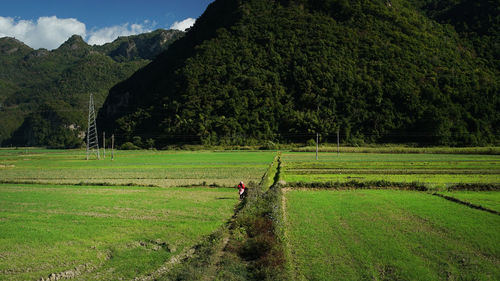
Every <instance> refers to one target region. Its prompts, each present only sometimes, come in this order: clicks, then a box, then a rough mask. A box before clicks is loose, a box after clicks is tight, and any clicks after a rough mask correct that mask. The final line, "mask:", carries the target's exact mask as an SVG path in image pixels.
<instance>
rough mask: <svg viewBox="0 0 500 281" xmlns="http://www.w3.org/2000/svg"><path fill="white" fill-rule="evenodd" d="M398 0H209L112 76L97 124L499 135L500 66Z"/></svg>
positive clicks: (153, 132)
mask: <svg viewBox="0 0 500 281" xmlns="http://www.w3.org/2000/svg"><path fill="white" fill-rule="evenodd" d="M462 40H463V39H462V38H461V37H460V36H459V35H458V34H457V33H456V32H455V30H453V29H452V28H450V27H449V26H446V25H441V24H439V23H437V22H436V21H434V20H432V19H430V18H427V17H426V16H424V15H423V14H422V13H421V12H419V11H418V10H417V9H416V8H414V3H412V2H409V1H405V0H399V1H396V0H393V1H386V0H383V1H382V0H378V1H368V0H356V1H343V0H296V1H292V0H289V1H284V0H283V1H277V0H276V1H268V0H266V1H264V0H247V1H243V0H239V1H230V0H217V1H215V2H213V3H212V4H211V5H210V6H209V7H208V8H207V10H206V12H205V13H204V14H203V15H202V17H200V19H199V20H198V21H197V23H196V24H195V26H194V27H193V28H192V29H191V30H190V31H189V32H188V33H187V34H186V36H185V37H183V38H182V39H180V40H178V41H176V42H175V43H174V44H173V45H172V46H171V47H170V48H169V50H167V51H166V52H165V53H163V54H162V55H161V56H159V57H158V58H157V59H156V60H154V61H153V62H152V63H151V64H149V65H148V66H147V67H145V68H143V69H141V70H140V71H139V72H137V73H135V74H134V75H133V76H132V77H131V78H130V79H128V80H126V81H124V82H122V83H120V84H118V85H116V86H115V87H113V89H111V91H110V94H109V96H108V98H107V100H106V102H105V104H104V106H103V108H102V109H101V111H100V112H99V119H98V123H99V124H100V127H101V128H102V130H106V132H107V133H115V134H116V136H117V137H118V140H119V141H121V142H124V141H131V140H132V139H133V138H134V137H136V139H137V137H141V138H143V139H145V138H155V139H156V143H157V144H158V145H159V146H162V145H165V144H168V143H180V142H186V141H201V142H203V143H249V142H253V141H259V140H273V141H285V142H286V141H304V140H306V139H308V138H311V137H312V135H313V133H315V132H319V133H321V135H322V136H323V138H324V139H326V140H334V138H335V136H336V131H337V128H339V129H340V133H341V135H342V138H343V140H344V141H346V142H350V143H359V142H416V143H420V144H446V145H481V144H487V143H493V142H496V141H497V140H498V135H499V115H498V108H499V104H500V103H499V95H498V93H499V81H498V79H497V77H498V69H495V68H494V67H491V65H489V64H488V62H487V60H486V59H484V58H481V57H478V56H476V54H475V53H474V51H473V50H470V49H467V48H464V47H463V44H462V43H463V41H462Z"/></svg>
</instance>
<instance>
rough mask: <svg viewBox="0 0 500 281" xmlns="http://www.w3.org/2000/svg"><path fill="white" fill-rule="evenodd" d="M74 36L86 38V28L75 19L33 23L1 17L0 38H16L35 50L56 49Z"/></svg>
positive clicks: (39, 20) (43, 18) (43, 20)
mask: <svg viewBox="0 0 500 281" xmlns="http://www.w3.org/2000/svg"><path fill="white" fill-rule="evenodd" d="M74 34H77V35H80V36H82V37H84V38H85V36H86V28H85V24H84V23H82V22H79V21H78V20H77V19H73V18H68V19H59V18H57V17H56V16H52V17H40V18H38V20H37V21H36V22H33V21H31V20H15V19H13V18H10V17H0V37H5V36H9V37H15V38H16V39H18V40H20V41H22V42H24V43H25V44H26V45H28V46H30V47H32V48H34V49H38V48H46V49H49V50H51V49H55V48H57V47H59V46H60V45H61V44H62V43H64V41H66V40H68V38H69V37H71V36H72V35H74Z"/></svg>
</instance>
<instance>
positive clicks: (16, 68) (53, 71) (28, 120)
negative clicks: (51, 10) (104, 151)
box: [0, 30, 183, 147]
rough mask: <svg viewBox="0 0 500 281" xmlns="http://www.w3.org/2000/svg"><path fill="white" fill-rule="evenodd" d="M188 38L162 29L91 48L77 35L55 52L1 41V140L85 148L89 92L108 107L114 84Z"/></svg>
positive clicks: (177, 32) (4, 142)
mask: <svg viewBox="0 0 500 281" xmlns="http://www.w3.org/2000/svg"><path fill="white" fill-rule="evenodd" d="M182 34H183V33H182V32H180V31H173V30H157V31H154V32H151V33H147V34H141V35H136V36H130V37H121V38H119V39H117V40H115V41H114V42H112V43H108V44H105V45H103V46H89V45H88V44H87V43H85V42H84V41H83V39H82V38H81V37H80V36H76V35H74V36H72V37H71V38H69V39H68V40H67V41H66V42H65V43H63V44H62V45H61V46H60V47H59V48H58V49H55V50H53V51H47V50H45V49H40V50H33V49H31V48H29V47H28V46H26V45H24V44H23V43H22V42H19V41H17V40H15V39H12V38H0V64H1V65H2V66H1V68H0V119H1V120H2V122H1V123H0V142H2V144H3V145H19V146H24V145H30V146H35V145H36V146H39V145H49V146H56V147H58V146H63V147H67V146H76V145H80V143H81V142H82V140H81V138H80V137H79V135H80V136H81V131H82V130H85V128H86V126H87V124H86V118H87V116H86V115H87V109H88V99H89V93H91V92H92V93H94V94H95V96H96V104H97V105H98V106H100V105H102V103H103V101H104V99H105V98H106V95H107V93H108V91H109V89H110V88H111V87H112V86H113V85H114V84H116V83H118V82H119V81H121V80H124V79H126V78H128V77H129V76H130V75H132V74H133V73H134V72H135V71H137V70H138V69H140V68H141V67H143V66H145V65H146V64H147V63H148V62H149V61H150V60H149V59H152V58H154V57H155V56H156V55H158V54H159V53H161V52H162V51H164V50H166V49H167V48H168V46H169V45H170V44H171V43H172V42H173V41H174V40H176V39H177V38H179V37H180V36H181V35H182ZM132 43H133V44H132ZM124 46H125V49H126V50H125V52H123V51H122V49H123V48H124ZM145 46H149V47H147V48H146V47H145ZM61 120H64V122H62V121H61ZM23 122H24V123H23ZM36 128H39V129H36ZM69 128H73V129H69ZM41 131H44V133H43V134H42V133H41ZM36 132H39V133H36ZM62 136H64V137H62Z"/></svg>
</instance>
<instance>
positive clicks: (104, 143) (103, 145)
mask: <svg viewBox="0 0 500 281" xmlns="http://www.w3.org/2000/svg"><path fill="white" fill-rule="evenodd" d="M102 158H103V159H106V132H102Z"/></svg>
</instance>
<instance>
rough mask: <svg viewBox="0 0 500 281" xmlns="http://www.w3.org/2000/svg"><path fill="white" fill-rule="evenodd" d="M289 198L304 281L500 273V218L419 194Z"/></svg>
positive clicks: (292, 242) (297, 275)
mask: <svg viewBox="0 0 500 281" xmlns="http://www.w3.org/2000/svg"><path fill="white" fill-rule="evenodd" d="M285 197H286V206H287V208H286V220H287V223H286V226H287V237H288V238H289V246H290V252H291V256H292V258H293V264H294V267H293V268H292V269H295V271H294V279H296V280H364V279H373V280H450V279H454V280H455V279H457V280H493V279H496V278H497V276H499V275H500V271H499V267H498V264H499V262H500V251H499V248H498V244H499V243H500V235H499V233H498V228H499V227H500V217H499V216H498V215H493V214H489V213H486V212H484V211H479V210H474V209H471V208H468V207H466V206H463V205H460V204H456V203H453V202H450V201H447V200H444V199H442V198H439V197H436V196H432V195H430V194H426V193H420V192H413V191H394V190H367V191H317V190H315V191H312V190H309V191H306V190H300V191H293V190H290V191H287V192H286V193H285ZM496 206H497V207H498V203H497V205H496Z"/></svg>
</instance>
